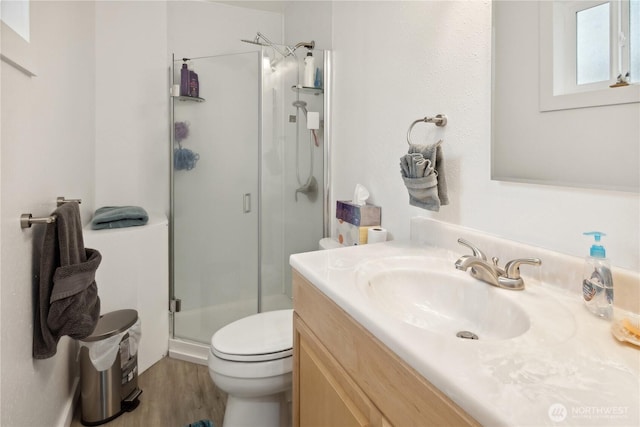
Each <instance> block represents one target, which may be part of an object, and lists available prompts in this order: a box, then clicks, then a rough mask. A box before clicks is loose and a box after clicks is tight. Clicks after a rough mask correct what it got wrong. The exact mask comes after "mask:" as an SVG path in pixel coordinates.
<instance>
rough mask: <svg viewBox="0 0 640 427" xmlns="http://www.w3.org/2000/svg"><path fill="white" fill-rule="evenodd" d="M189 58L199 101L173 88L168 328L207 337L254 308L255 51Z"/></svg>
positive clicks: (176, 79)
mask: <svg viewBox="0 0 640 427" xmlns="http://www.w3.org/2000/svg"><path fill="white" fill-rule="evenodd" d="M181 63H182V61H180V60H178V61H175V63H174V70H175V71H174V82H175V83H179V82H180V75H179V73H180V67H181V65H182V64H181ZM188 64H189V68H190V69H192V70H193V71H195V72H196V73H197V74H198V80H199V85H200V97H201V98H203V99H204V101H202V102H196V101H198V100H194V99H189V98H184V97H179V98H178V97H174V98H173V122H174V130H173V143H174V165H173V166H174V170H173V178H172V187H173V194H172V205H173V206H172V212H173V218H172V220H173V233H172V236H173V242H172V244H173V288H174V295H175V298H178V299H180V300H181V310H180V311H179V312H177V313H175V317H174V330H173V333H174V336H175V337H177V338H183V339H188V340H193V341H197V342H202V343H208V342H209V340H210V338H211V335H212V334H213V333H214V332H215V331H216V330H218V329H219V328H220V327H222V326H224V325H226V324H228V323H230V322H232V321H234V320H236V319H240V318H242V317H245V316H247V315H250V314H253V313H256V312H257V311H258V274H259V268H258V206H259V200H258V197H259V195H258V188H259V187H258V185H259V184H258V183H259V137H260V133H259V131H260V117H259V114H260V111H259V106H260V69H259V53H258V52H248V53H242V54H232V55H220V56H210V57H203V58H197V59H193V60H190V61H189V62H188ZM176 159H177V160H178V162H177V163H176ZM185 159H186V160H190V161H183V160H185ZM190 166H194V167H193V168H190Z"/></svg>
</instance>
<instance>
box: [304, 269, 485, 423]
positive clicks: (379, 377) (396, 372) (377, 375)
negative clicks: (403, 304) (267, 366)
mask: <svg viewBox="0 0 640 427" xmlns="http://www.w3.org/2000/svg"><path fill="white" fill-rule="evenodd" d="M293 292H294V309H295V314H294V378H293V384H294V385H293V393H294V396H295V397H294V408H293V419H294V426H372V427H391V426H409V425H448V426H477V425H479V424H478V423H477V422H476V421H475V420H474V419H473V418H471V417H470V416H469V415H468V414H467V413H465V412H464V410H462V409H460V407H458V406H457V405H456V404H455V403H453V402H452V401H451V399H449V398H448V397H446V396H445V395H443V394H442V393H441V392H440V391H439V390H438V389H437V388H435V387H434V386H433V385H432V384H430V383H429V382H428V381H427V380H426V379H425V378H424V377H422V376H421V375H420V374H418V373H417V372H416V371H415V370H414V369H413V368H411V367H410V366H409V365H407V364H406V363H405V362H404V361H402V360H401V359H400V358H398V356H397V355H396V354H394V353H393V352H392V351H390V350H389V349H388V348H387V347H386V346H385V345H384V344H382V343H381V342H380V341H379V340H378V339H376V338H375V337H374V336H373V335H371V333H369V332H368V331H367V330H366V329H364V328H363V327H362V326H361V325H359V324H358V323H357V322H355V321H354V320H353V319H352V318H351V317H350V316H349V315H348V314H347V313H345V312H344V311H343V310H342V309H341V308H340V307H338V306H337V305H336V304H335V303H333V302H332V301H331V300H330V299H329V298H327V297H326V296H325V295H323V294H322V293H321V292H320V291H319V290H318V289H317V288H315V287H314V286H313V285H312V284H311V283H309V281H308V280H306V279H305V278H304V277H303V276H302V275H301V274H300V273H298V272H296V271H294V274H293ZM383 414H384V415H383Z"/></svg>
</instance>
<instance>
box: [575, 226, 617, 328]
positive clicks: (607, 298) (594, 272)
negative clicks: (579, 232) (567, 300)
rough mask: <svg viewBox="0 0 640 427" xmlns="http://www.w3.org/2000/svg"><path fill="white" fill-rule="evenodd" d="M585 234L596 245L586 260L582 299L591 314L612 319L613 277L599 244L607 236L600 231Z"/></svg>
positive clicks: (604, 251)
mask: <svg viewBox="0 0 640 427" xmlns="http://www.w3.org/2000/svg"><path fill="white" fill-rule="evenodd" d="M583 234H585V235H586V236H593V237H594V238H595V244H593V245H591V249H590V251H589V256H588V257H586V258H585V264H584V276H583V280H582V298H583V300H584V303H585V306H586V307H587V309H588V310H589V311H590V312H591V313H593V314H594V315H596V316H599V317H602V318H605V319H610V318H611V315H612V313H613V276H612V275H611V265H610V264H609V260H608V259H607V257H606V256H607V254H606V250H605V248H604V246H602V245H600V244H599V243H600V239H601V238H602V236H606V234H604V233H601V232H599V231H590V232H587V233H583Z"/></svg>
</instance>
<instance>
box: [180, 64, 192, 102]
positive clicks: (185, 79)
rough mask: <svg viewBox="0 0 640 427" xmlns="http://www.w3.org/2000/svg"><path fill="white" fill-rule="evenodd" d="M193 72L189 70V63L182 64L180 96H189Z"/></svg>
mask: <svg viewBox="0 0 640 427" xmlns="http://www.w3.org/2000/svg"><path fill="white" fill-rule="evenodd" d="M189 74H191V71H189V69H188V68H187V62H186V61H185V63H184V64H182V68H181V69H180V96H189V83H190V80H191V79H190V76H189Z"/></svg>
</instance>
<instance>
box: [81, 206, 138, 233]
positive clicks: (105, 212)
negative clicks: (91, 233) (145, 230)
mask: <svg viewBox="0 0 640 427" xmlns="http://www.w3.org/2000/svg"><path fill="white" fill-rule="evenodd" d="M148 221H149V215H148V214H147V211H145V210H144V209H143V208H141V207H139V206H104V207H102V208H100V209H98V210H97V211H96V212H95V214H94V216H93V219H92V220H91V228H92V229H94V230H102V229H105V228H124V227H136V226H139V225H145V224H146V223H147V222H148Z"/></svg>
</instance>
